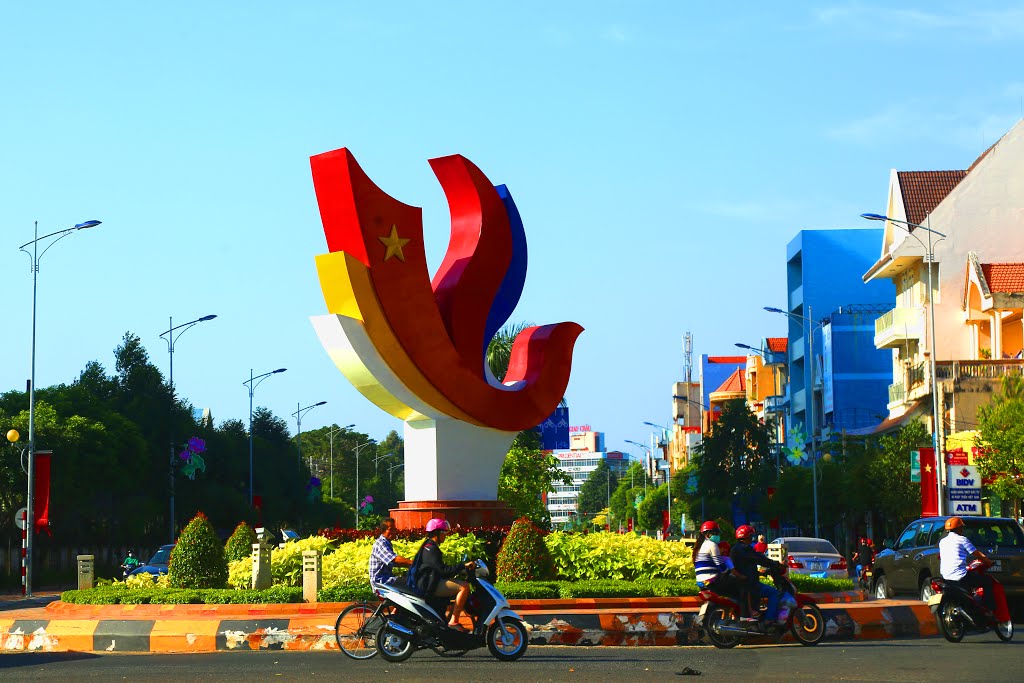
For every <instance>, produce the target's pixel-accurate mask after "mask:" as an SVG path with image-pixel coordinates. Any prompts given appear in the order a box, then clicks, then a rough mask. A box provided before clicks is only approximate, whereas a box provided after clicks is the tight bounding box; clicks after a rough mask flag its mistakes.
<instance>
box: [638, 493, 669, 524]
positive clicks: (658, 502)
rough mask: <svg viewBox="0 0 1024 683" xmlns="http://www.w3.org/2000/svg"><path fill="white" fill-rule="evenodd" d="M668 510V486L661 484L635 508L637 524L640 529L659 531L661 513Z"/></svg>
mask: <svg viewBox="0 0 1024 683" xmlns="http://www.w3.org/2000/svg"><path fill="white" fill-rule="evenodd" d="M666 510H668V486H667V485H665V484H662V485H661V486H659V487H658V488H656V489H652V490H651V491H650V492H649V494H648V495H647V497H646V498H644V502H642V503H640V506H639V507H638V508H637V523H638V524H639V525H640V528H641V529H647V530H652V529H660V528H661V524H662V517H661V513H662V512H664V511H666Z"/></svg>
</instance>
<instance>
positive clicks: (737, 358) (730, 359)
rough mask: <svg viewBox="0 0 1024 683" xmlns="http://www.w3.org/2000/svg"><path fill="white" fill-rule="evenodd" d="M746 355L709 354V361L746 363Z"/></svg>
mask: <svg viewBox="0 0 1024 683" xmlns="http://www.w3.org/2000/svg"><path fill="white" fill-rule="evenodd" d="M746 362H747V357H746V356H708V363H721V364H725V363H743V364H746Z"/></svg>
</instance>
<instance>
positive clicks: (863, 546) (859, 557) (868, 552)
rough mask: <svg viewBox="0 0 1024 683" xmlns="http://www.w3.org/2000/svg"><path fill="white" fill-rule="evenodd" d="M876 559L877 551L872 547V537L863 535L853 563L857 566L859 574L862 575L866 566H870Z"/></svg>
mask: <svg viewBox="0 0 1024 683" xmlns="http://www.w3.org/2000/svg"><path fill="white" fill-rule="evenodd" d="M874 561H875V551H874V550H872V549H871V539H870V538H867V537H865V536H861V537H860V543H859V545H858V546H857V552H855V553H854V554H853V564H854V565H855V566H856V567H857V576H860V575H861V574H862V573H863V572H864V568H865V567H870V566H871V564H872V563H873V562H874Z"/></svg>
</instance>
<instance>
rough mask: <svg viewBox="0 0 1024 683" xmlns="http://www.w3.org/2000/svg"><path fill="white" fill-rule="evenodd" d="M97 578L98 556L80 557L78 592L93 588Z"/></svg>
mask: <svg viewBox="0 0 1024 683" xmlns="http://www.w3.org/2000/svg"><path fill="white" fill-rule="evenodd" d="M95 578H96V556H95V555H79V556H78V590H80V591H84V590H89V589H90V588H92V587H93V581H94V579H95Z"/></svg>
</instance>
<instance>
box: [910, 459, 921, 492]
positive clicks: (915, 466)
mask: <svg viewBox="0 0 1024 683" xmlns="http://www.w3.org/2000/svg"><path fill="white" fill-rule="evenodd" d="M910 482H911V483H912V484H920V483H921V451H910Z"/></svg>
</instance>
